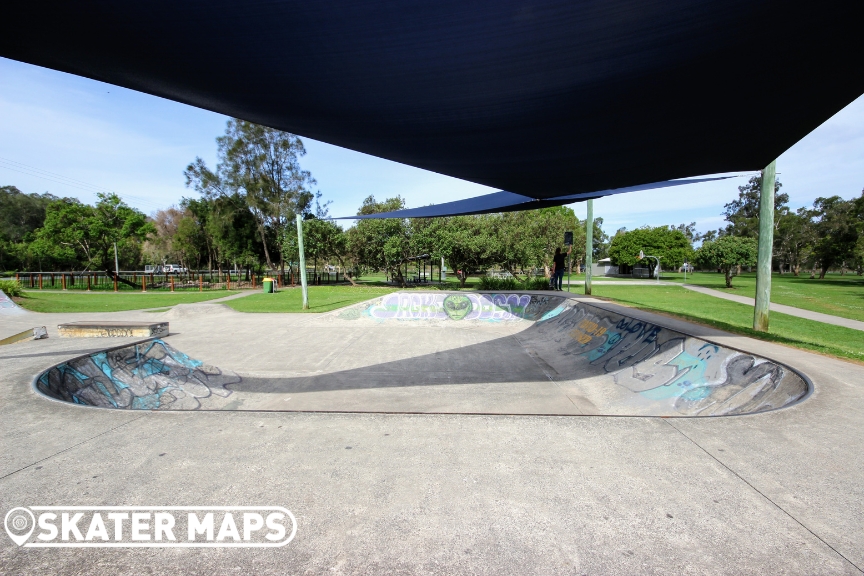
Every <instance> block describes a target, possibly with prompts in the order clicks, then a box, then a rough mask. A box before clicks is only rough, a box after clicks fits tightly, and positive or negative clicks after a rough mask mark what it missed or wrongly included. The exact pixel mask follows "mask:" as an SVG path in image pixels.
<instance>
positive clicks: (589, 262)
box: [585, 200, 594, 296]
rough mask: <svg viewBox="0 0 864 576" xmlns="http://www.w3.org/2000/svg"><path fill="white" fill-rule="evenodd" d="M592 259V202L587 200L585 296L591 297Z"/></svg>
mask: <svg viewBox="0 0 864 576" xmlns="http://www.w3.org/2000/svg"><path fill="white" fill-rule="evenodd" d="M593 259H594V200H588V218H586V219H585V294H587V295H588V296H590V295H591V265H592V263H593Z"/></svg>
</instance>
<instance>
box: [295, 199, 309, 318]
mask: <svg viewBox="0 0 864 576" xmlns="http://www.w3.org/2000/svg"><path fill="white" fill-rule="evenodd" d="M297 248H298V249H299V250H300V285H301V290H302V291H303V310H308V309H309V288H308V286H307V285H306V255H305V254H304V253H303V219H302V218H301V217H300V214H297Z"/></svg>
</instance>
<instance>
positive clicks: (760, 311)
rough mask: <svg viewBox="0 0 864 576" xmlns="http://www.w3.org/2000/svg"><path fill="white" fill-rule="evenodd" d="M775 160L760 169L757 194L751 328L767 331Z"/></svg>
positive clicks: (772, 240)
mask: <svg viewBox="0 0 864 576" xmlns="http://www.w3.org/2000/svg"><path fill="white" fill-rule="evenodd" d="M776 162H777V161H776V160H774V161H773V162H771V163H770V164H769V165H768V166H766V167H765V169H764V170H762V191H761V193H760V195H759V257H758V260H757V261H756V306H755V308H754V309H753V329H754V330H756V331H757V332H767V331H768V310H769V307H770V305H771V257H772V251H773V248H774V171H775V168H776V166H775V164H776Z"/></svg>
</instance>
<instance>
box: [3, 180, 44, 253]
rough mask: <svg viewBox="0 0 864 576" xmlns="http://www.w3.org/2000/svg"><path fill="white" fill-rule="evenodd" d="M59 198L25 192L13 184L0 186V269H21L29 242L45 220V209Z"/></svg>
mask: <svg viewBox="0 0 864 576" xmlns="http://www.w3.org/2000/svg"><path fill="white" fill-rule="evenodd" d="M57 200H58V198H57V197H56V196H54V195H52V194H48V193H47V192H46V193H45V194H25V193H23V192H21V191H20V190H19V189H18V188H16V187H15V186H0V270H4V269H10V268H20V267H21V266H22V265H25V264H26V263H27V260H28V258H27V257H28V244H29V243H30V242H32V240H33V234H34V232H35V231H36V230H37V229H39V228H41V227H42V225H43V224H44V223H45V209H46V208H47V206H48V205H49V204H50V203H51V202H55V201H57Z"/></svg>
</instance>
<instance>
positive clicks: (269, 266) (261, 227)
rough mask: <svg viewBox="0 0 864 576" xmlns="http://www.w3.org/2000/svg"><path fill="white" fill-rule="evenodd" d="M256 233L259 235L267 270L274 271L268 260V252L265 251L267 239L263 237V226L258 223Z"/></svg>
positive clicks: (271, 262)
mask: <svg viewBox="0 0 864 576" xmlns="http://www.w3.org/2000/svg"><path fill="white" fill-rule="evenodd" d="M258 232H259V233H260V234H261V245H262V246H264V259H265V260H266V261H267V268H268V269H270V270H274V268H273V261H272V260H270V251H269V250H267V237H266V236H265V235H264V226H263V225H262V224H261V223H260V222H258Z"/></svg>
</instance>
